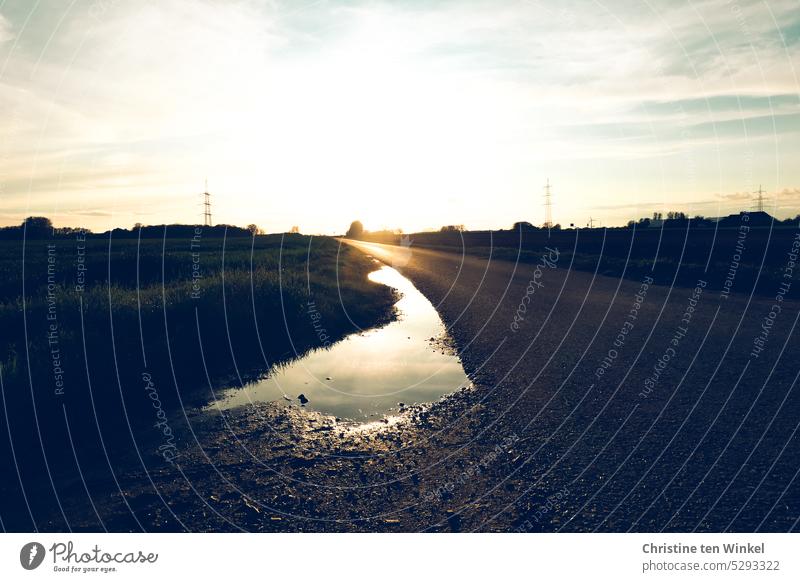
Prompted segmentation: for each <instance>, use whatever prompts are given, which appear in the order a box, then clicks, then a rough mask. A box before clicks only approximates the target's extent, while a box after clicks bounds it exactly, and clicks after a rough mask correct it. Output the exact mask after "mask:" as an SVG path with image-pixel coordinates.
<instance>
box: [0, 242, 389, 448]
mask: <svg viewBox="0 0 800 582" xmlns="http://www.w3.org/2000/svg"><path fill="white" fill-rule="evenodd" d="M195 242H196V243H197V245H196V247H194V248H193V247H192V241H191V240H190V239H185V238H182V239H170V238H167V239H164V240H160V239H155V240H154V239H148V240H144V239H143V240H141V241H137V240H135V239H134V240H122V239H120V240H114V239H111V240H109V239H107V238H105V239H102V238H99V239H91V240H87V241H81V240H79V238H78V237H65V238H58V239H50V240H35V241H27V243H26V244H25V245H24V246H23V244H22V243H21V242H18V241H2V242H0V282H1V283H0V343H2V346H3V352H2V360H1V361H0V366H1V368H2V369H1V370H0V371H1V373H2V395H3V400H2V406H3V408H4V411H5V412H6V413H7V414H8V418H9V425H10V429H11V432H12V435H13V439H14V441H15V442H17V443H20V442H30V443H36V446H35V447H31V448H33V449H37V448H39V446H38V438H39V437H38V434H37V433H40V434H41V435H42V439H43V440H44V441H45V442H46V443H47V447H46V449H47V450H50V451H51V459H50V461H51V462H52V460H53V459H61V458H62V457H63V458H64V459H69V458H70V456H71V453H70V452H69V449H67V448H65V447H66V443H68V436H71V438H72V440H73V441H74V442H76V443H78V444H79V446H87V447H95V450H96V449H97V447H98V446H99V444H100V443H101V442H102V443H106V444H108V443H109V442H112V443H113V442H114V441H124V440H125V439H127V438H130V436H131V435H134V434H136V433H137V432H138V431H139V430H141V429H142V427H147V426H150V425H152V423H153V422H154V420H155V417H154V410H153V406H152V400H151V398H152V397H149V392H148V391H147V390H146V389H145V382H144V381H143V378H145V377H147V378H150V379H151V382H152V385H153V386H151V388H150V392H153V391H155V393H156V394H157V396H158V401H159V403H160V405H161V407H162V408H163V409H164V410H165V412H166V413H167V414H168V415H179V414H181V409H182V408H185V407H188V406H189V405H190V404H200V403H202V402H204V401H205V400H206V399H207V398H208V397H209V396H210V394H211V391H212V389H213V388H218V387H220V386H221V385H226V384H237V383H238V382H239V378H247V377H250V376H253V375H254V374H258V373H261V372H263V371H265V370H266V369H268V368H269V366H270V365H272V364H274V363H278V362H282V361H285V360H287V359H289V358H292V357H295V356H296V355H299V354H302V353H304V352H305V351H307V350H309V349H312V348H316V347H321V346H322V342H321V341H320V338H319V337H318V329H315V327H314V321H313V320H312V319H311V316H310V315H309V309H308V303H309V301H314V304H315V309H316V312H317V313H318V314H319V317H320V319H319V322H320V323H319V324H318V326H317V327H319V325H322V326H323V327H324V329H325V332H326V334H327V336H328V337H329V338H330V340H331V341H335V340H337V339H340V338H342V337H344V336H345V335H347V334H349V333H352V332H354V331H356V330H358V329H359V328H368V327H373V326H375V325H380V324H382V323H385V322H387V321H389V320H390V319H391V318H392V317H393V307H392V306H393V303H394V301H395V297H394V293H393V291H392V290H391V289H389V288H388V287H385V286H383V285H380V284H376V283H373V282H371V281H369V280H368V279H367V274H368V273H369V272H370V271H371V270H374V266H373V264H372V263H371V262H370V261H369V259H367V258H366V257H365V256H364V255H363V254H362V253H360V252H358V251H357V250H355V249H352V248H351V247H349V246H346V245H345V246H342V247H341V248H340V246H339V243H338V242H337V241H335V240H333V239H330V238H325V237H321V238H320V237H315V238H311V237H306V236H300V235H286V236H283V235H269V236H258V237H256V238H255V239H250V238H233V239H228V240H227V241H226V240H224V239H221V238H208V239H203V238H202V236H201V237H200V238H199V239H198V240H197V241H195ZM49 245H52V246H49ZM81 285H82V287H81ZM59 376H60V378H59ZM60 382H63V384H60ZM153 387H154V388H153ZM5 416H6V415H0V422H4V419H5ZM67 423H69V432H67V426H66V424H67ZM128 426H130V427H131V428H130V429H128ZM3 432H4V433H5V432H6V429H5V428H3ZM98 437H99V438H98ZM3 441H5V439H3ZM0 446H2V445H0ZM59 446H61V447H63V448H62V449H59ZM54 451H58V452H54ZM5 452H8V451H5ZM35 454H40V453H35ZM65 462H67V461H65Z"/></svg>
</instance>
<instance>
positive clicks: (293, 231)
mask: <svg viewBox="0 0 800 582" xmlns="http://www.w3.org/2000/svg"><path fill="white" fill-rule="evenodd" d="M289 233H290V234H300V227H299V226H293V227H292V228H291V230H290V231H289Z"/></svg>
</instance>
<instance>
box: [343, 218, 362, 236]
mask: <svg viewBox="0 0 800 582" xmlns="http://www.w3.org/2000/svg"><path fill="white" fill-rule="evenodd" d="M363 235H364V225H363V224H361V221H360V220H354V221H353V222H351V223H350V228H348V229H347V234H346V235H345V236H346V237H347V238H361V237H362V236H363Z"/></svg>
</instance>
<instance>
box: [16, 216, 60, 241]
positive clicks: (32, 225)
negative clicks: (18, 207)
mask: <svg viewBox="0 0 800 582" xmlns="http://www.w3.org/2000/svg"><path fill="white" fill-rule="evenodd" d="M22 226H23V228H25V236H26V237H27V238H45V237H48V236H51V235H52V234H53V223H52V222H51V221H50V219H49V218H46V217H44V216H29V217H28V218H26V219H25V220H24V221H23V223H22Z"/></svg>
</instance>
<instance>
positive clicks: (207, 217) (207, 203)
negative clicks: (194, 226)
mask: <svg viewBox="0 0 800 582" xmlns="http://www.w3.org/2000/svg"><path fill="white" fill-rule="evenodd" d="M203 226H212V225H211V194H209V192H208V179H206V191H205V192H203Z"/></svg>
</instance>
